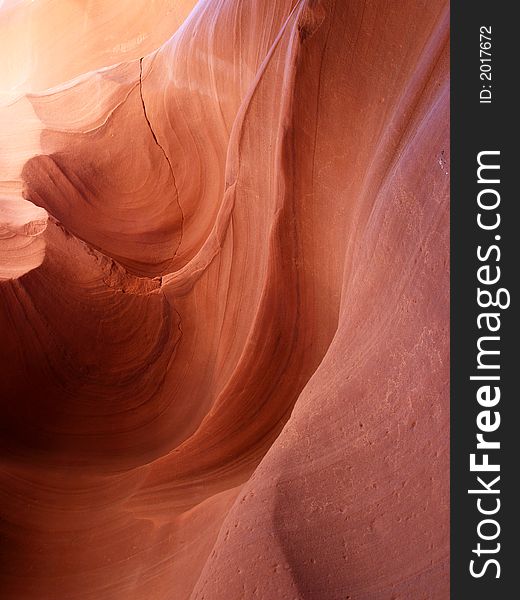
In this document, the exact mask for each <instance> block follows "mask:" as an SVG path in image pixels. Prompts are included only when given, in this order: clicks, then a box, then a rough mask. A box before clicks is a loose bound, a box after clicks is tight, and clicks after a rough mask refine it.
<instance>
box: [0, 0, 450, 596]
mask: <svg viewBox="0 0 520 600" xmlns="http://www.w3.org/2000/svg"><path fill="white" fill-rule="evenodd" d="M447 9H448V7H447V3H446V2H444V1H443V0H434V1H430V2H426V0H403V1H402V2H399V3H391V2H384V1H383V0H374V1H363V0H353V1H351V2H345V1H343V0H200V1H199V2H195V0H178V1H176V0H154V1H151V0H148V1H147V2H144V1H142V0H132V2H123V1H122V0H109V1H101V0H88V1H87V0H61V1H60V2H53V1H51V0H36V1H35V2H29V1H27V0H21V1H20V2H12V1H9V0H8V1H7V2H3V4H2V6H1V7H0V40H1V41H0V44H1V45H2V55H3V56H4V57H6V56H7V57H8V60H7V65H3V66H2V72H1V76H0V83H1V87H2V89H1V90H0V93H1V95H0V104H1V106H0V331H1V332H2V343H1V344H0V352H1V361H0V364H1V379H0V381H1V384H0V385H1V388H0V396H1V403H2V406H1V416H2V418H1V432H0V438H1V445H0V452H1V454H0V456H1V470H0V537H1V539H2V542H1V545H0V548H1V550H0V597H1V598H3V599H4V598H5V599H6V600H36V599H37V600H90V599H96V600H163V599H164V600H166V599H167V600H177V599H179V600H184V599H191V600H203V599H204V600H214V599H215V600H238V599H242V598H244V599H250V598H251V599H253V598H258V599H260V600H295V599H304V600H347V599H351V600H389V599H390V598H392V599H398V598H399V599H410V600H423V599H424V600H426V599H444V598H447V597H448V589H449V571H448V569H449V567H448V541H449V523H448V518H449V516H448V469H449V466H448V449H449V448H448V431H449V413H448V378H449V373H448V318H449V315H448V291H449V290H448V251H449V240H448V218H449V212H448V192H449V174H448V169H449V166H448V165H449V138H448V135H449V124H448V111H449V79H448V75H449V60H448V41H449V37H448V28H449V21H448V12H447Z"/></svg>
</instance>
